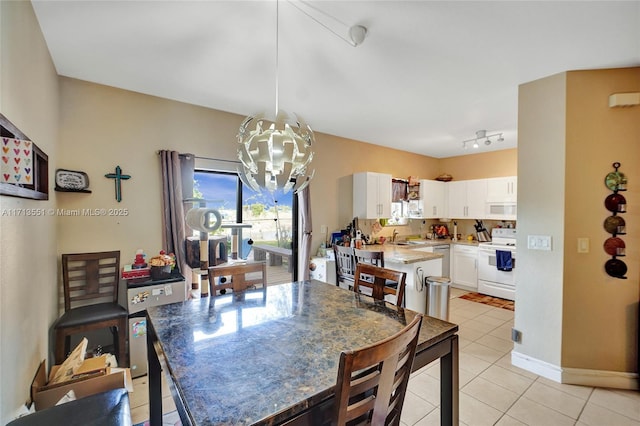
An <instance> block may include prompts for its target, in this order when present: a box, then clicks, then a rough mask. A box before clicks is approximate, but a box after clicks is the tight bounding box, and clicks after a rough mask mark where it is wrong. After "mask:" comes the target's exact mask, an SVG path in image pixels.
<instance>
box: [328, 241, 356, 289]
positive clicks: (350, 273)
mask: <svg viewBox="0 0 640 426" xmlns="http://www.w3.org/2000/svg"><path fill="white" fill-rule="evenodd" d="M333 252H334V254H335V257H336V274H337V277H338V281H339V282H348V283H352V282H353V281H354V277H355V272H356V271H355V268H356V266H355V263H356V261H355V258H354V256H353V249H352V248H351V247H344V246H339V245H334V246H333Z"/></svg>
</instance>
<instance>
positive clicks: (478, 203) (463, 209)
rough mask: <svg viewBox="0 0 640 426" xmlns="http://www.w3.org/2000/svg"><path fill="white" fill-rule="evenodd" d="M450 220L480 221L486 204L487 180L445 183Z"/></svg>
mask: <svg viewBox="0 0 640 426" xmlns="http://www.w3.org/2000/svg"><path fill="white" fill-rule="evenodd" d="M447 190H448V193H449V194H448V197H447V199H448V200H449V212H448V214H447V216H448V217H449V218H451V219H482V218H484V217H485V208H486V202H487V180H486V179H475V180H460V181H452V182H448V183H447Z"/></svg>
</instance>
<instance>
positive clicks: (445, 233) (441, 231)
mask: <svg viewBox="0 0 640 426" xmlns="http://www.w3.org/2000/svg"><path fill="white" fill-rule="evenodd" d="M432 228H433V230H432V234H431V239H432V240H436V239H439V240H442V239H444V238H448V237H449V228H447V225H443V224H437V225H433V226H432Z"/></svg>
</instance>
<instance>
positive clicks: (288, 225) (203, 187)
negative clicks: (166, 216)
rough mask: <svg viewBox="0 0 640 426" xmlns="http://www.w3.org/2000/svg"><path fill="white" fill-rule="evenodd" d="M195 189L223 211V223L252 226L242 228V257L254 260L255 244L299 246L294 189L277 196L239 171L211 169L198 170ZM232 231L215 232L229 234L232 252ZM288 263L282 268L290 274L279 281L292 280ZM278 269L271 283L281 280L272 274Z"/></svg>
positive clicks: (198, 194) (196, 196) (197, 196)
mask: <svg viewBox="0 0 640 426" xmlns="http://www.w3.org/2000/svg"><path fill="white" fill-rule="evenodd" d="M193 192H194V194H193V195H194V197H195V198H201V199H205V200H207V207H210V208H214V209H216V210H218V211H219V212H220V215H221V216H222V223H223V226H224V225H232V224H236V223H243V224H248V225H251V227H250V228H239V229H238V244H239V247H237V252H238V257H239V258H242V259H250V260H253V250H252V244H256V245H269V246H276V247H282V248H286V249H292V248H293V247H294V246H295V241H294V232H293V230H294V227H295V226H296V220H295V218H296V214H295V211H294V210H295V208H294V205H293V200H294V195H293V193H292V192H290V193H288V194H282V193H281V192H276V193H275V194H273V196H272V195H271V194H270V193H257V192H255V191H253V190H252V189H251V188H248V187H246V186H244V185H242V183H241V181H240V179H239V178H238V175H237V174H236V173H232V172H213V171H209V170H196V171H195V174H194V191H193ZM231 232H232V229H231V228H224V227H221V228H219V229H218V230H216V231H215V232H214V234H215V235H227V239H228V241H229V244H227V247H228V248H229V251H230V249H231ZM194 235H198V233H197V232H196V233H195V234H194ZM250 242H251V243H252V244H250ZM278 263H279V262H271V261H270V262H269V265H270V268H271V266H279V265H277V264H278ZM288 266H289V265H285V267H282V268H281V269H282V270H283V271H284V272H285V273H286V274H287V276H286V277H283V278H282V279H281V280H280V281H279V282H288V281H291V280H292V276H291V273H289V272H288V269H290V268H288ZM274 272H275V273H276V274H279V273H280V272H281V271H274V270H272V269H270V271H269V273H268V276H269V283H275V282H277V280H276V281H274V280H272V277H271V276H272V275H273V274H274Z"/></svg>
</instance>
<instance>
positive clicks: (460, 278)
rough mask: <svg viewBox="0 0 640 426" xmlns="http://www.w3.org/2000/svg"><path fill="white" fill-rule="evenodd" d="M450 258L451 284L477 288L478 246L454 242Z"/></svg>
mask: <svg viewBox="0 0 640 426" xmlns="http://www.w3.org/2000/svg"><path fill="white" fill-rule="evenodd" d="M452 252H453V253H452V259H451V285H452V286H453V287H456V288H462V289H464V290H470V291H477V290H478V247H477V246H470V245H464V244H454V245H453V250H452Z"/></svg>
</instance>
